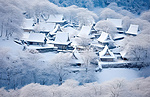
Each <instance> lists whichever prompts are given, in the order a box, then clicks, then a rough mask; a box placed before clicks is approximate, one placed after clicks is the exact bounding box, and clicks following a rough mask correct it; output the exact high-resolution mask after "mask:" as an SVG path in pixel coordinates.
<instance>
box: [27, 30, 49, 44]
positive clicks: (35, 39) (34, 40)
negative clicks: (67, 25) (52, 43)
mask: <svg viewBox="0 0 150 97" xmlns="http://www.w3.org/2000/svg"><path fill="white" fill-rule="evenodd" d="M25 41H27V44H28V45H44V44H46V42H47V41H48V40H47V39H46V37H45V35H44V34H42V33H30V35H29V37H28V39H27V40H25Z"/></svg>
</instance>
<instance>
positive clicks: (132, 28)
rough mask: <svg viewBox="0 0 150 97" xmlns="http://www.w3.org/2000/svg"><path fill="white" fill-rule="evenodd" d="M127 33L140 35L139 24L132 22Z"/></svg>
mask: <svg viewBox="0 0 150 97" xmlns="http://www.w3.org/2000/svg"><path fill="white" fill-rule="evenodd" d="M125 33H126V34H127V35H138V34H139V33H140V32H139V25H134V24H130V27H129V29H128V31H127V32H125Z"/></svg>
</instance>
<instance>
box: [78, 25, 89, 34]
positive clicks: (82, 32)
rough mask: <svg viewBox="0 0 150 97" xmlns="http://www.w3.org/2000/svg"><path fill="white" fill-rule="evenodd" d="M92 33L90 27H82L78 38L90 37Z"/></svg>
mask: <svg viewBox="0 0 150 97" xmlns="http://www.w3.org/2000/svg"><path fill="white" fill-rule="evenodd" d="M90 32H91V27H90V26H82V28H81V30H80V32H79V34H78V35H77V36H79V37H89V34H90Z"/></svg>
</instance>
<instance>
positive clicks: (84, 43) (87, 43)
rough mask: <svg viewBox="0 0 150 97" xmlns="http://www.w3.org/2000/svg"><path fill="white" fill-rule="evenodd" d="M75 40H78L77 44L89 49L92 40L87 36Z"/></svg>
mask: <svg viewBox="0 0 150 97" xmlns="http://www.w3.org/2000/svg"><path fill="white" fill-rule="evenodd" d="M75 41H76V42H77V45H80V46H83V47H84V48H85V49H89V46H90V42H91V41H92V40H91V39H90V38H86V37H79V38H78V37H76V38H75Z"/></svg>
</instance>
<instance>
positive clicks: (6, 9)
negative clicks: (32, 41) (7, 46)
mask: <svg viewBox="0 0 150 97" xmlns="http://www.w3.org/2000/svg"><path fill="white" fill-rule="evenodd" d="M0 6H1V7H0V10H1V12H0V15H1V18H0V28H1V34H0V36H1V37H6V38H7V39H8V38H9V37H17V38H18V37H19V36H21V35H22V30H21V25H22V22H23V15H22V11H21V10H20V9H19V8H17V7H16V6H15V5H13V4H11V3H9V2H8V1H0Z"/></svg>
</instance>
